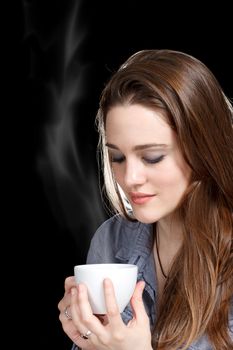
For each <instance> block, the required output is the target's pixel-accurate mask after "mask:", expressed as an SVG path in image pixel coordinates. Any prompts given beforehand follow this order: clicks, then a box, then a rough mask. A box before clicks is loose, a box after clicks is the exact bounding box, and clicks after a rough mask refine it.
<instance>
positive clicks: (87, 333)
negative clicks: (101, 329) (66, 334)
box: [80, 330, 92, 340]
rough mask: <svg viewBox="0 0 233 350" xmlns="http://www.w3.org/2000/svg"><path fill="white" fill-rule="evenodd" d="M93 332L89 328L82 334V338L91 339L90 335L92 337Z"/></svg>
mask: <svg viewBox="0 0 233 350" xmlns="http://www.w3.org/2000/svg"><path fill="white" fill-rule="evenodd" d="M91 334H92V332H91V331H89V330H88V331H87V332H86V333H85V334H80V337H81V338H82V339H85V340H87V339H89V337H90V335H91Z"/></svg>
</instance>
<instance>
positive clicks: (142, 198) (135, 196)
mask: <svg viewBox="0 0 233 350" xmlns="http://www.w3.org/2000/svg"><path fill="white" fill-rule="evenodd" d="M154 196H155V194H148V193H141V192H131V193H130V198H131V201H132V202H133V203H134V204H144V203H147V202H149V201H150V200H151V199H152V198H153V197H154Z"/></svg>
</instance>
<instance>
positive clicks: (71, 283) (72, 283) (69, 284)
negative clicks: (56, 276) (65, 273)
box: [64, 276, 76, 293]
mask: <svg viewBox="0 0 233 350" xmlns="http://www.w3.org/2000/svg"><path fill="white" fill-rule="evenodd" d="M75 286H76V282H75V278H74V276H69V277H67V278H66V279H65V286H64V287H65V293H69V292H70V290H71V288H72V287H75Z"/></svg>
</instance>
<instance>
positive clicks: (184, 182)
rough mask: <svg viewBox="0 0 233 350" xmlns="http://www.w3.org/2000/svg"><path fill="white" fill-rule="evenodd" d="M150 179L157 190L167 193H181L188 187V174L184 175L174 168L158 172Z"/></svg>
mask: <svg viewBox="0 0 233 350" xmlns="http://www.w3.org/2000/svg"><path fill="white" fill-rule="evenodd" d="M151 175H152V174H151ZM151 179H153V180H152V181H153V183H154V184H155V186H158V188H159V189H163V190H168V191H183V190H185V189H186V188H187V186H188V174H184V173H183V172H182V171H181V169H179V168H176V167H172V168H170V167H169V168H167V169H163V171H162V170H161V171H158V172H157V173H156V174H155V173H154V174H153V175H152V177H151Z"/></svg>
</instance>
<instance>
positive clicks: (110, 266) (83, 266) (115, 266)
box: [74, 263, 137, 270]
mask: <svg viewBox="0 0 233 350" xmlns="http://www.w3.org/2000/svg"><path fill="white" fill-rule="evenodd" d="M90 267H91V269H92V270H93V269H97V270H104V269H110V270H114V269H118V268H120V269H121V268H122V269H126V268H127V269H135V268H137V265H134V264H121V263H99V264H81V265H75V266H74V269H75V270H86V269H89V268H90Z"/></svg>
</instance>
